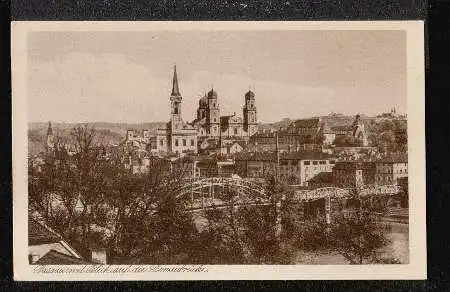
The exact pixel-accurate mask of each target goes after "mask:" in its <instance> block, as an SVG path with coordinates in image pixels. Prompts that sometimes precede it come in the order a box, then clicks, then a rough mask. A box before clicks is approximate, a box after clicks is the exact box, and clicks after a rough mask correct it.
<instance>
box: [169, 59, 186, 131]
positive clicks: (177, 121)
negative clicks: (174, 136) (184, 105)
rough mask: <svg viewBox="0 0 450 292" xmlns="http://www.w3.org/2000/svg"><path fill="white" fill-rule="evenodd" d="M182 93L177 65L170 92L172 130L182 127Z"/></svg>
mask: <svg viewBox="0 0 450 292" xmlns="http://www.w3.org/2000/svg"><path fill="white" fill-rule="evenodd" d="M181 99H182V98H181V94H180V89H179V87H178V76H177V66H176V65H175V67H174V71H173V80H172V93H171V94H170V103H171V105H170V108H171V113H170V122H171V130H172V132H174V131H177V130H178V129H181V127H182V125H183V120H182V119H181Z"/></svg>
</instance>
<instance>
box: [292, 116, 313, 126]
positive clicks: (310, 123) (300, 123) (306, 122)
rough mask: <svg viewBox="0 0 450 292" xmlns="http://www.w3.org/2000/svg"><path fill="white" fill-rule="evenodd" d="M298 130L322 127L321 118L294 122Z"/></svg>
mask: <svg viewBox="0 0 450 292" xmlns="http://www.w3.org/2000/svg"><path fill="white" fill-rule="evenodd" d="M291 125H293V126H294V127H296V128H315V127H319V126H320V118H312V119H299V120H295V121H294V122H292V124H291Z"/></svg>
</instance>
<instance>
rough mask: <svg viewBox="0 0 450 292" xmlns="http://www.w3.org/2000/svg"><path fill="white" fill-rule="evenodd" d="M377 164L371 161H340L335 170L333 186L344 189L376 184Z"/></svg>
mask: <svg viewBox="0 0 450 292" xmlns="http://www.w3.org/2000/svg"><path fill="white" fill-rule="evenodd" d="M375 170H376V167H375V163H374V162H371V161H359V160H350V161H339V162H337V163H336V165H335V166H334V169H333V184H334V185H335V186H337V187H342V188H354V187H362V186H364V185H370V184H374V182H375Z"/></svg>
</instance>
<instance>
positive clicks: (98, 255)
mask: <svg viewBox="0 0 450 292" xmlns="http://www.w3.org/2000/svg"><path fill="white" fill-rule="evenodd" d="M91 261H92V262H94V263H97V264H102V265H106V264H107V257H106V250H105V249H95V250H92V253H91Z"/></svg>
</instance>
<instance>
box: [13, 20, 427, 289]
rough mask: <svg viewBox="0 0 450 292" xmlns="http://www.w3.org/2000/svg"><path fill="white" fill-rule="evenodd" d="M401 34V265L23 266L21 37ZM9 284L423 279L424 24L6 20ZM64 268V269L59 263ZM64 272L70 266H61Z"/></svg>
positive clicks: (24, 61) (24, 108)
mask: <svg viewBox="0 0 450 292" xmlns="http://www.w3.org/2000/svg"><path fill="white" fill-rule="evenodd" d="M111 30H114V31H152V30H153V31H156V30H157V31H161V30H167V31H173V30H178V31H192V30H196V31H214V30H249V31H250V30H251V31H255V30H404V31H405V32H406V33H407V70H408V72H407V93H408V99H407V102H408V113H407V114H408V138H409V139H408V149H409V166H408V171H409V188H410V191H409V193H410V205H409V206H410V214H409V215H410V217H409V218H410V228H409V229H410V232H409V237H410V238H409V243H410V252H409V255H410V263H409V264H407V265H264V266H263V265H260V266H258V265H251V266H250V265H249V266H243V265H232V266H231V265H216V266H214V265H210V266H206V268H207V269H208V272H203V273H198V272H197V273H176V272H164V273H158V272H146V273H104V274H99V273H64V274H60V273H51V274H42V273H34V272H33V266H30V265H29V264H28V245H27V243H28V240H27V238H28V227H27V225H28V224H27V204H28V196H27V192H28V190H27V186H28V183H27V155H28V149H27V147H28V139H27V129H28V121H27V102H26V100H27V96H26V92H27V91H26V86H27V84H26V81H27V78H26V76H27V74H26V70H27V54H26V53H27V33H28V32H30V31H111ZM11 34H12V35H11V37H12V41H11V45H12V57H11V59H12V96H13V98H12V118H13V123H12V130H13V147H12V149H13V153H12V154H13V155H12V161H13V165H12V167H13V212H14V213H13V221H14V229H13V233H14V238H13V239H14V245H13V246H14V253H13V255H14V279H15V280H26V281H35V280H45V281H47V280H52V281H54V280H56V281H66V280H221V279H223V280H229V279H235V280H241V279H242V280H244V279H255V280H269V279H280V280H291V279H292V280H293V279H308V280H311V279H314V280H319V279H330V280H335V279H336V280H338V279H355V280H356V279H426V232H425V226H426V223H425V204H426V191H425V114H424V110H425V74H424V23H423V21H353V22H347V21H342V22H341V21H339V22H337V21H330V22H317V21H312V22H295V21H294V22H119V21H114V22H56V21H55V22H12V24H11ZM59 267H63V266H59ZM67 268H70V267H67Z"/></svg>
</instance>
